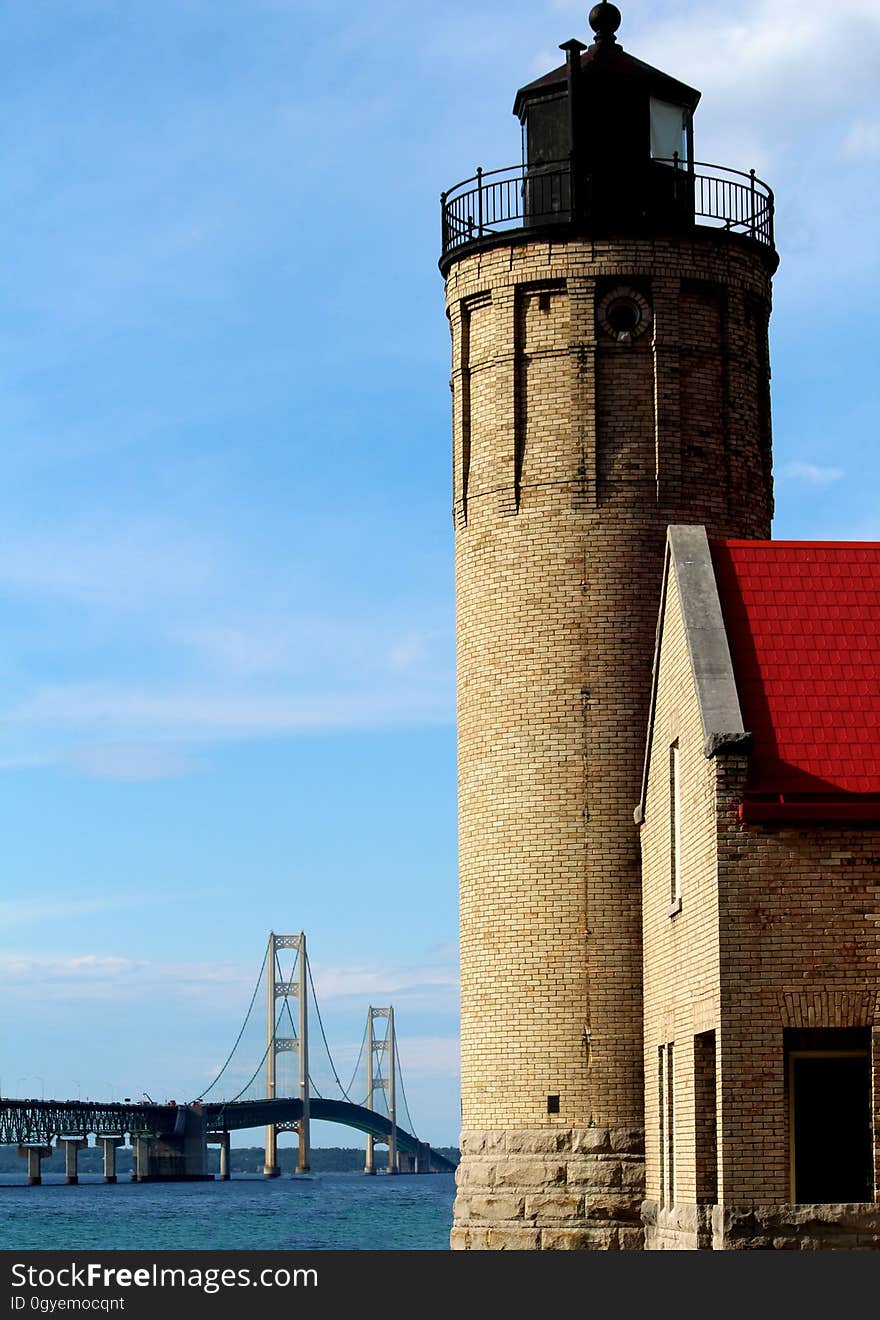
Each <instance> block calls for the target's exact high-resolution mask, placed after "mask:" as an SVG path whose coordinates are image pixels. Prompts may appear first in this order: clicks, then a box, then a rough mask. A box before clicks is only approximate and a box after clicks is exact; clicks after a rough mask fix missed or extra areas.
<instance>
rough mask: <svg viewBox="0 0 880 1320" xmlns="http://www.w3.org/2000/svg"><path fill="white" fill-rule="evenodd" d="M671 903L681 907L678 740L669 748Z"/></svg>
mask: <svg viewBox="0 0 880 1320" xmlns="http://www.w3.org/2000/svg"><path fill="white" fill-rule="evenodd" d="M669 876H670V879H669V901H670V903H672V904H673V905H674V906H678V907H680V906H681V767H680V764H679V747H678V739H677V738H676V740H675V742H674V743H673V744H672V746H671V747H670V748H669Z"/></svg>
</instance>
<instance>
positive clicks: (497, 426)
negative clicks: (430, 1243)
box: [440, 3, 777, 1249]
mask: <svg viewBox="0 0 880 1320" xmlns="http://www.w3.org/2000/svg"><path fill="white" fill-rule="evenodd" d="M589 21H590V25H591V27H592V28H593V31H594V39H593V43H592V45H590V46H589V48H585V47H584V46H583V45H582V44H581V43H580V42H579V41H574V40H572V41H568V42H566V43H565V45H564V46H563V47H562V48H561V49H563V50H564V51H565V52H566V60H567V62H566V64H565V65H563V66H562V67H560V68H558V69H556V70H554V71H553V72H551V73H549V74H547V75H546V76H545V77H543V78H539V79H538V80H537V81H536V82H533V83H530V84H529V85H528V86H526V87H523V88H522V89H521V90H520V91H519V92H518V93H517V97H516V102H515V106H514V111H515V113H516V114H517V115H518V117H519V119H520V121H521V123H522V126H523V161H522V164H521V165H519V166H516V167H515V168H512V169H508V170H500V171H495V172H491V173H484V172H483V171H479V172H478V174H477V176H476V177H475V178H474V179H471V180H468V181H467V182H466V183H464V184H461V185H459V186H457V187H456V188H454V189H452V190H451V191H450V192H449V193H444V194H443V197H442V211H443V255H442V258H441V263H440V266H441V271H442V273H443V274H444V276H445V279H446V299H447V308H448V315H449V321H450V327H451V332H452V381H451V384H452V396H453V415H454V418H453V510H454V520H455V532H456V600H457V645H458V718H459V820H460V882H461V957H462V1128H463V1131H462V1137H461V1146H462V1161H461V1166H460V1170H459V1175H458V1178H459V1186H458V1196H457V1199H456V1209H455V1227H454V1229H453V1237H452V1241H453V1246H454V1247H458V1248H486V1247H490V1248H491V1247H498V1248H525V1249H532V1248H539V1247H542V1248H594V1247H595V1248H611V1249H616V1248H639V1247H640V1246H641V1245H642V1231H641V1227H640V1218H639V1206H640V1202H641V1200H642V1197H643V1194H644V1192H643V1178H644V1156H643V1149H644V1146H643V1126H644V1124H643V1094H644V1079H643V1061H642V1015H641V999H642V955H641V946H640V929H641V924H640V923H641V916H640V874H639V844H638V836H637V831H636V828H635V826H634V823H633V808H634V806H635V804H636V802H637V801H638V797H639V784H640V772H641V764H642V758H643V753H644V741H645V729H646V724H647V706H648V697H649V689H650V679H651V664H652V656H653V644H654V631H655V625H656V619H657V609H658V602H659V590H660V578H661V571H662V565H663V553H664V543H665V534H666V528H667V526H668V525H669V524H670V523H688V524H694V523H697V524H704V525H705V526H706V527H707V529H708V531H709V534H710V535H716V536H725V537H740V538H742V537H767V536H768V535H769V531H770V518H771V513H772V493H771V474H770V403H769V362H768V348H767V324H768V317H769V311H770V279H771V275H772V273H773V271H774V270H775V267H776V264H777V258H776V255H775V251H774V247H773V228H772V220H773V200H772V194H771V193H770V191H769V189H767V188H766V187H765V186H764V185H763V184H762V183H761V182H760V180H758V179H756V178H755V176H754V173H752V174H740V173H737V172H735V171H732V170H727V169H721V168H717V167H710V166H704V165H702V164H699V163H697V162H695V161H694V159H693V155H694V153H693V112H694V109H695V108H696V105H697V102H698V100H699V96H700V94H699V92H697V91H695V90H694V89H693V88H690V87H687V86H685V85H684V84H683V83H680V82H678V81H677V80H675V79H674V78H671V77H669V76H668V75H666V74H664V73H661V72H660V71H659V70H657V69H653V68H651V67H650V66H649V65H647V64H644V63H643V62H641V61H640V60H637V59H635V58H634V57H633V56H631V55H629V54H628V53H627V52H626V51H624V50H623V49H622V48H621V46H620V44H619V43H618V41H617V38H616V36H615V33H616V31H617V29H618V27H619V25H620V14H619V12H618V10H617V9H616V8H615V7H614V5H611V4H607V3H604V4H600V5H597V6H595V8H594V9H593V10H592V11H591V13H590V17H589Z"/></svg>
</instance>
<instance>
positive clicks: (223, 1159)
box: [219, 1132, 231, 1182]
mask: <svg viewBox="0 0 880 1320" xmlns="http://www.w3.org/2000/svg"><path fill="white" fill-rule="evenodd" d="M219 1140H220V1181H221V1182H229V1179H230V1177H231V1174H230V1170H229V1133H228V1132H224V1133H223V1134H222V1135H221V1137H220V1138H219Z"/></svg>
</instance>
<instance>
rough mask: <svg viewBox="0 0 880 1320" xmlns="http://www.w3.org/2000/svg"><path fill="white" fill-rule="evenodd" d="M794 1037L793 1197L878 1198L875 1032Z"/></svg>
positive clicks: (791, 1100)
mask: <svg viewBox="0 0 880 1320" xmlns="http://www.w3.org/2000/svg"><path fill="white" fill-rule="evenodd" d="M787 1034H789V1033H787ZM790 1036H791V1037H792V1038H793V1039H791V1040H789V1041H788V1042H787V1045H788V1049H787V1054H788V1086H789V1106H790V1115H791V1122H790V1140H791V1147H792V1151H791V1153H792V1161H791V1163H792V1175H793V1183H794V1187H793V1199H794V1200H795V1201H797V1202H800V1203H808V1204H810V1203H811V1204H816V1203H828V1202H840V1201H871V1200H873V1198H874V1175H873V1167H872V1164H873V1160H872V1146H873V1134H872V1121H871V1055H870V1049H869V1045H870V1032H868V1031H859V1030H849V1029H846V1030H844V1029H840V1030H833V1029H828V1030H822V1031H811V1032H791V1033H790Z"/></svg>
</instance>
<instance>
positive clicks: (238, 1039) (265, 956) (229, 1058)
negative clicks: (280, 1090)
mask: <svg viewBox="0 0 880 1320" xmlns="http://www.w3.org/2000/svg"><path fill="white" fill-rule="evenodd" d="M268 957H269V950H268V948H267V949H266V952H265V953H264V954H263V961H262V963H261V965H260V974H259V976H258V977H257V984H256V985H255V986H254V993H253V994H252V995H251V1002H250V1004H249V1005H248V1011H247V1013H246V1014H245V1018H244V1022H242V1024H241V1031H240V1032H239V1033H238V1035H237V1036H236V1038H235V1044H234V1045H233V1047H232V1049H231V1050H230V1051H229V1054H228V1056H227V1059H226V1062H225V1063H224V1065H223V1067H222V1068H221V1069H220V1071H219V1072H218V1074H217V1076H216V1077H215V1078H214V1080H213V1082H211V1083H210V1085H209V1086H206V1087H205V1089H204V1091H202V1092H201V1093H200V1094H199V1096H198V1099H199V1100H204V1098H205V1096H206V1095H207V1094H208V1092H209V1091H212V1090H213V1089H214V1087H215V1086H216V1085H217V1083H218V1082H219V1081H220V1078H221V1077H222V1076H223V1074H224V1073H225V1072H226V1069H227V1068H228V1067H229V1065H230V1063H231V1062H232V1056H233V1054H234V1053H235V1051H236V1050H237V1049H238V1046H239V1044H240V1042H241V1038H242V1036H243V1035H244V1033H245V1028H246V1027H247V1024H248V1022H249V1021H250V1016H251V1013H252V1012H253V1009H254V1004H255V1003H256V1000H257V991H258V990H259V988H260V983H261V981H262V979H263V972H264V971H265V968H266V960H267V959H268ZM267 1053H268V1051H267ZM265 1057H266V1056H265V1055H263V1058H264V1059H265ZM251 1080H253V1079H251ZM248 1085H250V1082H249V1083H248ZM245 1089H247V1088H245ZM236 1098H237V1097H236Z"/></svg>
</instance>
